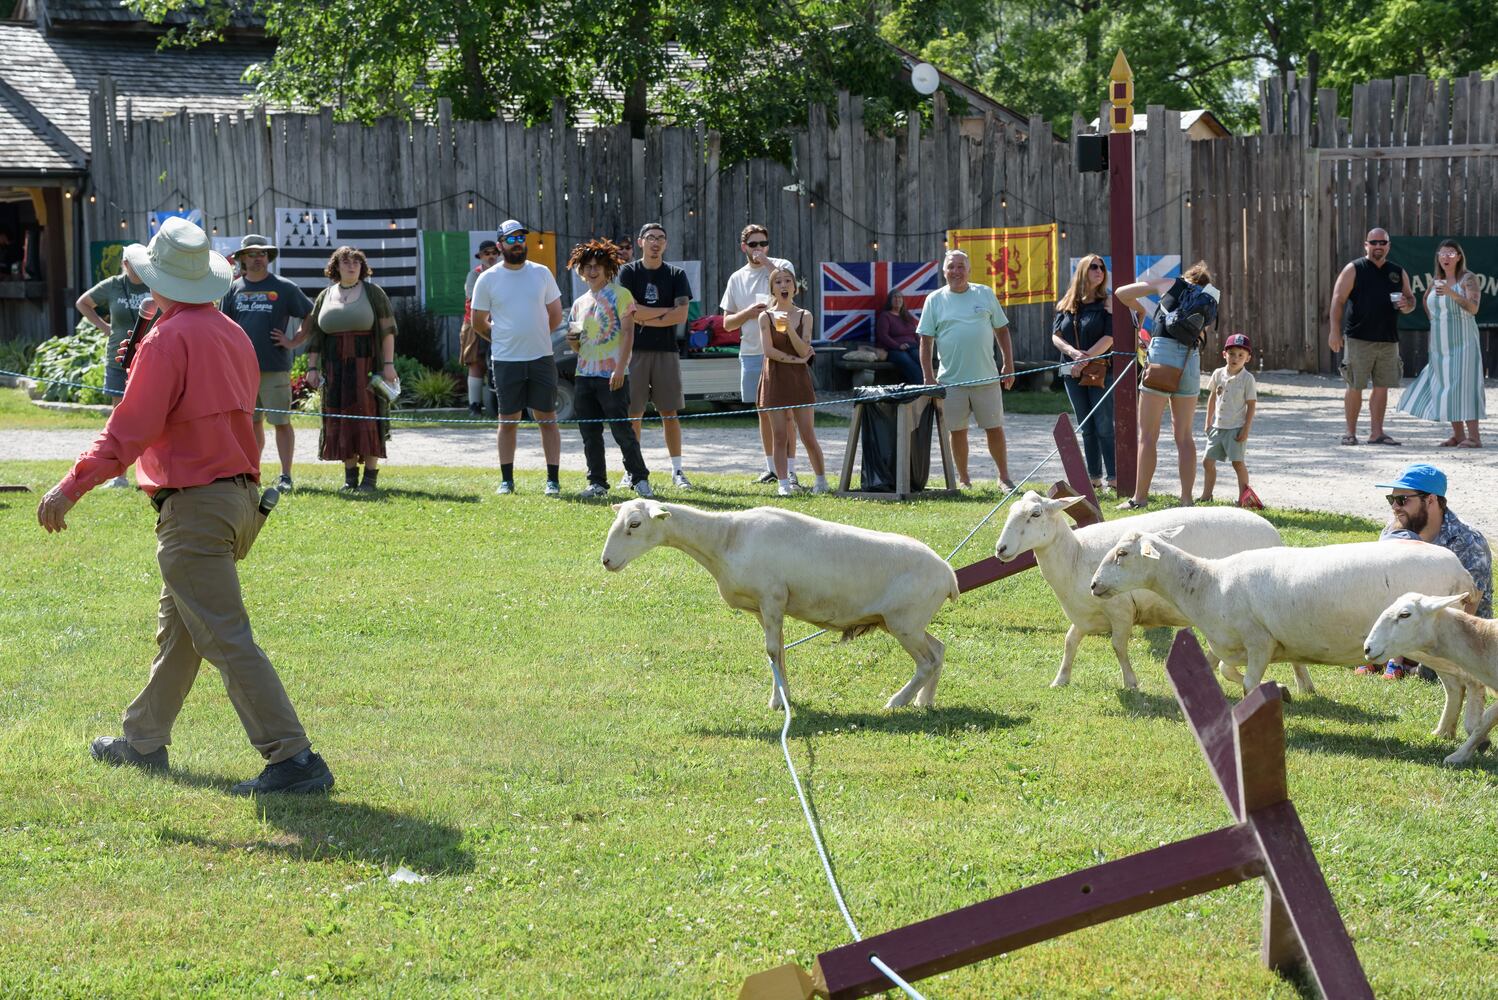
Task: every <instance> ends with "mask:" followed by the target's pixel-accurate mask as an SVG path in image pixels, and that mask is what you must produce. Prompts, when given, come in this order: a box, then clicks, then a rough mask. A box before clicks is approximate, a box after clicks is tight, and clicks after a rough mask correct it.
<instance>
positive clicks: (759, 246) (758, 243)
mask: <svg viewBox="0 0 1498 1000" xmlns="http://www.w3.org/2000/svg"><path fill="white" fill-rule="evenodd" d="M769 245H770V241H769V240H745V241H744V246H746V247H748V248H749V249H751V250H763V249H764V248H765V247H767V246H769Z"/></svg>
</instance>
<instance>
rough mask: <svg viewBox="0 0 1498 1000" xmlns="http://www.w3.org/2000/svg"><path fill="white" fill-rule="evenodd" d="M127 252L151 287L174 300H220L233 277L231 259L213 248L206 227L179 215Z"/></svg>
mask: <svg viewBox="0 0 1498 1000" xmlns="http://www.w3.org/2000/svg"><path fill="white" fill-rule="evenodd" d="M124 256H125V259H126V260H128V261H129V262H130V267H131V268H132V269H133V270H134V271H135V273H136V276H137V277H139V278H140V280H141V281H142V282H143V283H145V285H146V286H147V287H148V288H150V289H151V291H153V292H160V293H161V294H162V295H164V296H166V297H167V298H169V299H171V300H173V301H174V302H184V303H188V304H198V303H203V302H217V301H218V300H219V299H221V298H223V297H224V293H226V292H228V290H229V283H230V281H231V280H232V277H233V271H232V270H231V269H230V267H229V262H228V261H227V260H225V259H224V258H223V257H222V256H221V255H219V254H216V253H214V252H213V247H212V245H211V244H210V243H209V241H208V234H207V233H205V232H203V230H202V227H200V226H195V225H193V224H192V223H191V222H188V221H187V220H186V219H182V218H177V217H173V218H170V219H167V220H166V221H165V222H163V223H162V224H161V228H160V229H159V230H157V232H156V235H155V236H153V237H151V242H150V243H149V244H148V245H146V246H141V245H140V244H139V243H136V244H134V245H133V246H129V247H126V248H125V254H124Z"/></svg>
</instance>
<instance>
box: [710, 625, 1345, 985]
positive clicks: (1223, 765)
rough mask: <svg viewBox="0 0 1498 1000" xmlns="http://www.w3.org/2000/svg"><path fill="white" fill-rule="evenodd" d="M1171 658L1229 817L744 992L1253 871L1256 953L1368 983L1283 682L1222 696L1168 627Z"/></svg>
mask: <svg viewBox="0 0 1498 1000" xmlns="http://www.w3.org/2000/svg"><path fill="white" fill-rule="evenodd" d="M1165 670H1166V673H1167V674H1168V675H1169V677H1170V682H1171V684H1172V685H1173V686H1174V687H1175V692H1176V699H1177V700H1178V701H1179V702H1180V703H1181V709H1182V710H1183V711H1184V712H1185V714H1186V721H1187V722H1188V723H1189V724H1190V726H1191V731H1192V732H1193V733H1194V734H1195V735H1196V740H1197V743H1199V744H1200V745H1201V749H1202V753H1203V754H1204V755H1205V756H1206V758H1207V766H1208V768H1210V770H1211V771H1212V776H1213V777H1214V778H1215V779H1216V780H1217V785H1218V787H1219V788H1220V789H1222V795H1223V798H1225V799H1226V800H1227V804H1228V808H1229V809H1230V810H1231V811H1232V813H1233V818H1234V819H1235V820H1236V822H1235V823H1234V824H1233V825H1232V826H1226V827H1223V828H1222V829H1220V830H1215V831H1213V832H1212V833H1205V834H1202V835H1201V836H1198V837H1191V838H1189V839H1187V840H1181V841H1177V842H1176V843H1174V844H1167V845H1165V846H1164V847H1157V848H1155V849H1154V850H1151V851H1145V852H1143V853H1141V854H1135V855H1131V856H1129V857H1126V858H1120V859H1119V860H1117V861H1110V862H1108V863H1107V864H1102V865H1098V866H1096V867H1094V868H1088V869H1086V870H1084V871H1079V872H1074V873H1073V874H1071V875H1063V876H1061V877H1060V878H1055V879H1051V880H1050V881H1049V882H1042V883H1041V884H1039V885H1034V886H1030V887H1028V888H1025V889H1019V890H1016V891H1015V892H1011V893H1008V894H1006V895H1003V896H999V897H997V898H996V899H990V900H988V901H987V902H983V903H975V904H973V905H972V906H965V907H963V908H962V909H960V910H953V911H952V912H951V913H946V914H943V915H941V916H939V917H932V918H931V919H929V920H923V921H921V922H920V923H916V924H911V925H910V926H908V927H901V928H899V929H897V930H893V931H888V932H886V933H884V934H879V935H876V936H874V937H870V938H865V939H864V940H862V941H859V942H857V943H855V944H850V945H844V946H843V947H841V948H834V949H832V950H831V951H824V952H822V953H821V954H820V955H819V956H817V961H816V964H815V965H814V966H813V968H812V971H811V973H810V974H809V975H808V974H807V972H806V971H805V970H804V969H802V968H800V967H799V966H795V965H785V966H781V967H780V968H777V969H771V970H769V971H767V972H762V973H759V974H757V975H754V976H751V977H749V979H747V980H746V981H745V982H744V987H743V990H742V991H741V992H740V993H739V997H740V1000H810V998H812V997H826V998H831V1000H846V998H850V997H865V996H870V995H872V994H875V993H880V992H883V991H884V990H887V989H890V988H891V983H890V981H889V980H888V979H887V978H885V976H884V974H883V973H881V972H880V971H879V970H878V969H877V968H875V967H874V965H873V964H872V963H871V962H870V961H869V959H870V958H871V957H872V956H878V957H879V958H880V959H881V960H882V961H883V962H884V963H885V964H887V965H888V966H889V967H890V968H891V969H893V970H894V971H895V972H897V973H898V974H899V975H901V976H902V977H904V978H905V979H906V980H907V981H915V980H919V979H924V978H926V977H927V976H934V975H936V974H938V973H941V972H946V971H949V970H951V969H956V968H961V967H962V966H965V965H972V964H974V963H976V962H981V961H983V960H984V959H986V958H992V957H993V956H995V955H1000V954H1005V953H1007V952H1012V951H1014V950H1016V949H1018V948H1023V947H1025V946H1026V945H1030V944H1035V943H1036V942H1039V941H1045V940H1048V939H1050V938H1054V937H1059V936H1060V935H1062V934H1067V933H1070V932H1071V931H1075V930H1080V929H1081V928H1083V927H1091V926H1093V925H1094V924H1100V923H1104V922H1106V921H1109V920H1113V919H1115V918H1117V917H1123V916H1128V915H1129V914H1133V913H1140V912H1142V911H1144V910H1149V909H1153V908H1154V907H1157V906H1163V905H1164V904H1166V903H1173V902H1176V901H1177V900H1181V899H1186V898H1188V897H1190V896H1196V895H1199V894H1201V893H1204V892H1211V891H1212V890H1214V889H1220V888H1222V887H1223V886H1228V885H1235V884H1237V883H1239V882H1245V881H1248V880H1249V879H1255V878H1262V879H1264V918H1263V927H1262V935H1263V936H1262V944H1261V947H1260V955H1261V957H1262V958H1263V961H1264V964H1265V965H1267V966H1269V967H1270V968H1272V969H1276V970H1278V971H1280V972H1291V971H1296V970H1303V971H1304V972H1306V973H1308V974H1309V976H1310V978H1311V980H1312V981H1313V982H1314V983H1315V985H1316V987H1317V988H1318V989H1319V990H1320V991H1321V995H1322V996H1323V997H1326V998H1328V1000H1343V998H1368V1000H1371V998H1372V996H1373V991H1372V989H1370V988H1369V986H1368V980H1367V977H1366V976H1364V974H1363V969H1362V966H1361V965H1359V964H1358V956H1357V953H1356V952H1355V951H1354V950H1353V947H1352V940H1351V939H1350V938H1349V937H1348V935H1347V928H1346V927H1345V926H1343V924H1342V917H1341V914H1339V913H1338V912H1337V905H1336V903H1335V902H1334V901H1333V900H1332V895H1331V891H1330V890H1329V889H1328V888H1327V885H1326V880H1325V878H1323V877H1322V874H1321V868H1320V866H1319V865H1317V863H1316V857H1315V855H1314V854H1313V853H1312V851H1311V843H1310V840H1309V839H1307V837H1306V832H1305V828H1304V827H1302V826H1301V825H1300V817H1299V816H1298V815H1297V814H1296V812H1295V806H1294V805H1292V804H1291V802H1290V798H1289V793H1288V790H1287V786H1286V782H1285V729H1284V717H1283V710H1282V703H1281V700H1280V690H1279V687H1278V686H1277V685H1275V684H1261V685H1260V686H1259V687H1258V688H1256V689H1255V690H1254V691H1252V692H1250V693H1249V694H1248V696H1247V697H1245V698H1244V699H1243V700H1242V701H1241V702H1239V703H1238V705H1237V707H1235V708H1234V707H1230V706H1229V705H1228V701H1227V698H1226V697H1225V696H1224V695H1223V693H1222V689H1221V688H1220V687H1218V684H1217V680H1216V678H1214V677H1213V675H1212V670H1211V667H1210V665H1209V664H1208V663H1207V659H1206V657H1205V656H1203V655H1202V651H1201V647H1200V646H1199V645H1197V642H1196V638H1195V637H1194V636H1193V635H1192V634H1191V632H1190V631H1189V630H1187V629H1182V630H1181V631H1179V632H1178V633H1176V640H1175V644H1174V646H1172V647H1171V651H1170V656H1169V657H1168V658H1167V659H1166V661H1165Z"/></svg>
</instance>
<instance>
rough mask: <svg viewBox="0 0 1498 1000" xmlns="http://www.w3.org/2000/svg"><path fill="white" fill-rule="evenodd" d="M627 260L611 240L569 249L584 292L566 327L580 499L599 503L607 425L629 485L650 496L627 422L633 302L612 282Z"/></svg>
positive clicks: (605, 486)
mask: <svg viewBox="0 0 1498 1000" xmlns="http://www.w3.org/2000/svg"><path fill="white" fill-rule="evenodd" d="M628 260H629V251H628V250H626V249H624V248H623V247H621V246H619V245H618V244H617V243H614V242H613V241H611V240H604V239H600V240H589V241H588V242H587V243H582V244H579V245H578V246H575V247H573V248H572V253H571V255H570V256H569V257H568V258H567V267H568V269H569V270H575V271H576V272H577V275H578V277H580V278H582V279H583V281H585V282H587V285H588V290H587V291H586V292H584V293H583V294H582V295H580V296H578V298H577V301H576V302H574V303H572V315H571V317H570V320H569V322H568V324H567V344H568V346H569V347H571V348H572V349H573V350H574V351H576V352H577V375H576V377H575V378H574V380H573V386H574V390H573V400H574V407H575V411H576V414H577V419H578V421H579V423H578V425H577V431H578V434H579V435H580V436H581V437H582V439H583V455H584V457H585V458H586V459H587V462H588V485H587V488H585V489H584V490H583V491H582V494H581V496H582V498H583V499H585V500H594V499H601V498H603V497H606V496H608V493H609V473H608V465H607V463H606V462H605V461H604V451H603V425H602V424H601V423H599V422H597V421H599V420H607V421H608V422H609V430H611V431H612V432H613V434H614V443H615V444H617V445H618V446H619V451H620V452H621V453H622V454H623V456H624V471H625V473H626V474H627V475H628V477H629V482H630V485H631V486H633V487H634V491H635V492H636V493H638V494H639V495H640V496H642V497H649V496H654V495H655V492H654V491H653V490H652V489H651V488H650V470H649V469H647V468H646V467H645V459H644V458H643V457H642V456H641V455H640V441H639V439H638V438H637V437H635V429H634V427H633V426H632V425H631V424H630V421H629V384H628V380H629V358H630V354H631V353H632V352H633V350H634V340H635V321H634V315H633V313H634V305H635V298H634V296H633V295H631V294H630V291H629V289H627V288H625V287H624V286H623V285H621V284H619V283H618V282H616V281H615V280H614V278H615V277H616V276H617V275H618V273H619V268H620V266H621V265H623V264H624V263H626V262H627V261H628Z"/></svg>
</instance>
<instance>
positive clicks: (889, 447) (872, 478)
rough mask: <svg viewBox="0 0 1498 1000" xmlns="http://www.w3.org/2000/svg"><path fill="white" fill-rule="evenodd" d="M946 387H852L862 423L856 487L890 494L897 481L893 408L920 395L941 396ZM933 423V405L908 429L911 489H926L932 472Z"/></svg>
mask: <svg viewBox="0 0 1498 1000" xmlns="http://www.w3.org/2000/svg"><path fill="white" fill-rule="evenodd" d="M946 394H947V390H946V389H945V387H943V386H939V385H878V386H874V385H870V386H859V387H857V388H855V389H854V390H853V400H854V402H855V403H859V404H862V406H863V425H862V427H861V428H860V430H859V450H860V451H862V452H863V458H862V462H861V463H860V465H859V469H858V481H859V489H860V490H862V491H863V492H864V493H893V492H895V483H896V482H897V478H896V475H897V472H898V470H897V469H896V467H895V465H896V463H895V455H896V454H897V442H896V440H895V439H896V436H897V433H898V432H897V430H896V428H897V427H899V421H898V418H897V417H896V411H897V410H898V409H899V407H900V406H902V405H909V404H910V403H912V402H913V401H914V400H916V399H917V398H919V397H921V396H930V397H932V398H933V399H941V398H944V397H945V396H946ZM934 426H936V407H934V406H928V407H926V409H925V412H923V413H922V414H921V419H920V420H919V421H917V422H916V423H915V425H914V426H913V427H911V429H910V489H911V492H916V491H919V490H923V489H925V488H926V480H927V479H928V478H929V477H930V475H931V428H932V427H934Z"/></svg>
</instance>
